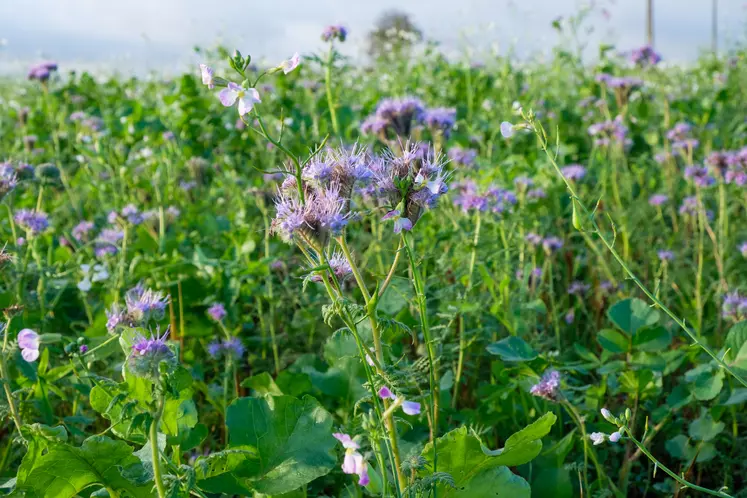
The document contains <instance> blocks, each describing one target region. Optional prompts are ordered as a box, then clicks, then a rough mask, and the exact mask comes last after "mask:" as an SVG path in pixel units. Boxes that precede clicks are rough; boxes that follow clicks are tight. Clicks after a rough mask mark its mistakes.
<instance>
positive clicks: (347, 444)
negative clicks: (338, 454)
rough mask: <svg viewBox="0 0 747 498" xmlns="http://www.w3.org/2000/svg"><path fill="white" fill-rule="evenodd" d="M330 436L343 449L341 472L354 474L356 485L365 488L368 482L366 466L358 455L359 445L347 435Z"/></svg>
mask: <svg viewBox="0 0 747 498" xmlns="http://www.w3.org/2000/svg"><path fill="white" fill-rule="evenodd" d="M332 436H333V437H334V438H335V439H337V440H338V441H340V443H342V447H343V448H345V458H344V460H343V462H342V471H343V472H344V473H346V474H356V475H357V476H358V484H359V485H361V486H367V485H368V483H369V482H370V480H369V478H368V466H367V464H366V461H365V460H364V459H363V455H361V454H360V453H358V450H359V449H360V445H359V444H358V443H357V442H355V441H354V440H353V439H352V438H351V437H350V436H349V435H348V434H343V433H340V432H335V433H334V434H332Z"/></svg>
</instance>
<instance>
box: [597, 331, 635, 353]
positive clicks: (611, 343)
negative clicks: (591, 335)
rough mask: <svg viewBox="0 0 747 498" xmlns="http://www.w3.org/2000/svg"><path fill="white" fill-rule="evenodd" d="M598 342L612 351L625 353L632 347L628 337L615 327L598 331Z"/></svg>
mask: <svg viewBox="0 0 747 498" xmlns="http://www.w3.org/2000/svg"><path fill="white" fill-rule="evenodd" d="M597 342H598V343H599V344H600V345H601V346H602V347H603V348H604V349H606V350H607V351H609V352H610V353H625V352H627V351H628V349H630V341H629V340H628V338H627V337H626V336H625V334H623V333H622V332H620V331H619V330H615V329H603V330H600V331H599V332H598V333H597Z"/></svg>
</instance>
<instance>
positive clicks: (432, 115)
mask: <svg viewBox="0 0 747 498" xmlns="http://www.w3.org/2000/svg"><path fill="white" fill-rule="evenodd" d="M455 123H456V109H454V108H446V107H437V108H432V109H429V108H426V107H425V104H424V103H423V101H422V100H420V99H418V98H416V97H403V98H398V99H393V98H384V99H381V100H380V101H379V103H378V104H377V106H376V110H375V111H374V113H373V114H372V115H370V116H369V117H367V118H366V119H365V120H364V121H363V123H361V133H363V134H364V135H375V136H377V137H378V138H379V139H380V140H381V141H383V142H386V141H387V140H389V139H396V138H401V139H408V138H410V136H411V135H412V132H413V130H414V129H415V127H416V126H425V127H426V128H428V129H429V130H430V132H431V134H433V135H443V136H446V137H448V136H449V135H450V134H451V130H452V128H453V127H454V124H455Z"/></svg>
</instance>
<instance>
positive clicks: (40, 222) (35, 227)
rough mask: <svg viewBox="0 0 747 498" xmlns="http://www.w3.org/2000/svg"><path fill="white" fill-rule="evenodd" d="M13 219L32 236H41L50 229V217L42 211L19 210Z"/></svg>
mask: <svg viewBox="0 0 747 498" xmlns="http://www.w3.org/2000/svg"><path fill="white" fill-rule="evenodd" d="M13 219H14V220H15V222H16V223H18V224H19V225H20V226H22V227H23V228H25V229H26V230H27V231H28V232H30V233H31V234H39V233H42V232H43V231H44V230H46V229H47V228H49V217H48V216H47V213H44V212H42V211H31V210H29V209H19V210H18V211H16V214H15V215H14V216H13Z"/></svg>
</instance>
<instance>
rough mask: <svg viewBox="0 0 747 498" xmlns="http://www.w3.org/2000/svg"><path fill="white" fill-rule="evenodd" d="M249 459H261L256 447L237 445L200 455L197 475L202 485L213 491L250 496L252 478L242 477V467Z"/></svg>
mask: <svg viewBox="0 0 747 498" xmlns="http://www.w3.org/2000/svg"><path fill="white" fill-rule="evenodd" d="M247 460H259V455H258V453H257V450H256V448H252V447H248V446H245V447H236V448H231V449H227V450H223V451H219V452H216V453H211V454H210V455H207V456H204V457H199V458H197V460H196V461H195V465H194V469H195V477H196V478H197V480H198V482H199V483H200V487H201V488H202V489H204V490H206V491H209V492H211V493H226V494H228V495H242V496H249V495H251V493H252V483H251V479H248V478H244V477H240V476H238V475H237V474H238V473H239V472H238V471H239V469H240V467H241V466H242V465H243V464H244V463H245V462H246V461H247Z"/></svg>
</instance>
